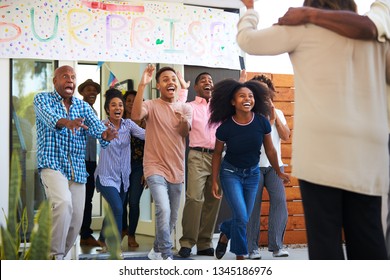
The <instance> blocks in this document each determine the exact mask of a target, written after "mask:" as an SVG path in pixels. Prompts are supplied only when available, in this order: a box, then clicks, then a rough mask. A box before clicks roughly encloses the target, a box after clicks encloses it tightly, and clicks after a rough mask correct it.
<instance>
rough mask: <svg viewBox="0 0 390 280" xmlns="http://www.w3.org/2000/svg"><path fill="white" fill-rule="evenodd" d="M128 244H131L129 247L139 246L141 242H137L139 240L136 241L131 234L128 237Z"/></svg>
mask: <svg viewBox="0 0 390 280" xmlns="http://www.w3.org/2000/svg"><path fill="white" fill-rule="evenodd" d="M127 245H129V247H139V244H138V243H137V241H135V236H134V235H129V236H128V237H127Z"/></svg>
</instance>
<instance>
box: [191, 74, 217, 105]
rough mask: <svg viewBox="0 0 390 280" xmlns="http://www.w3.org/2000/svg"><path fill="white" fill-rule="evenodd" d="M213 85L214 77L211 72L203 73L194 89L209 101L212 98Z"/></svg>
mask: <svg viewBox="0 0 390 280" xmlns="http://www.w3.org/2000/svg"><path fill="white" fill-rule="evenodd" d="M213 86H214V84H213V78H211V76H210V75H209V74H203V75H202V76H200V78H199V80H198V82H197V83H196V85H195V86H194V89H195V91H196V94H197V95H198V96H199V97H202V98H204V99H206V100H207V102H208V101H209V100H210V98H211V93H212V88H213Z"/></svg>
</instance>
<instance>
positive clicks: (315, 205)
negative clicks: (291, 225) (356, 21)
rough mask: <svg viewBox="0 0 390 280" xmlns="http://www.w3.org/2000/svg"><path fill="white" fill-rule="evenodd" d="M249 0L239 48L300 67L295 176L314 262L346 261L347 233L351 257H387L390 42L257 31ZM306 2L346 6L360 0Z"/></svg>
mask: <svg viewBox="0 0 390 280" xmlns="http://www.w3.org/2000/svg"><path fill="white" fill-rule="evenodd" d="M243 2H244V3H245V4H246V6H247V7H249V10H248V12H247V13H246V14H245V15H244V16H243V17H242V18H241V19H240V22H239V24H238V35H237V40H238V43H239V45H240V47H241V48H242V49H243V50H244V51H246V52H248V53H250V54H257V55H270V54H271V55H275V54H280V53H286V52H287V53H289V55H290V59H291V62H292V64H293V68H294V80H295V88H296V89H295V112H294V138H293V154H292V168H293V171H292V175H293V176H295V177H297V178H298V179H299V185H300V189H301V194H302V201H303V206H304V211H305V223H306V226H307V236H308V244H309V257H310V259H344V258H345V257H344V253H343V249H342V247H341V244H342V236H341V232H342V230H344V233H345V235H344V236H345V240H346V246H347V247H346V252H347V258H348V259H385V258H387V256H386V248H385V242H384V236H383V228H382V223H381V195H383V194H385V193H386V192H387V191H388V187H389V176H388V166H389V157H388V147H387V141H388V129H387V126H388V122H387V108H386V107H387V102H386V101H387V97H386V78H387V80H388V79H389V78H390V77H389V73H387V74H386V67H387V68H388V67H390V61H388V60H387V61H386V55H387V53H388V52H389V44H388V43H379V42H374V41H358V40H353V39H348V38H345V37H342V36H340V35H338V34H336V33H333V32H331V31H328V30H326V29H323V28H321V27H318V26H315V25H311V24H306V25H303V26H293V27H291V26H272V27H270V28H268V29H266V30H260V31H255V30H256V29H257V21H258V17H257V14H256V12H255V11H254V10H252V9H251V7H252V8H253V1H252V0H243ZM305 3H309V4H307V5H306V6H311V7H316V8H324V7H325V6H324V5H325V4H329V5H334V6H333V7H338V8H339V9H341V10H342V9H345V8H343V6H345V4H347V3H348V4H349V3H353V1H352V0H351V1H341V0H324V1H322V2H321V4H322V5H323V6H320V7H319V5H320V4H318V3H319V2H313V1H310V0H306V1H305ZM326 8H329V7H326ZM335 9H337V8H335ZM386 63H387V65H386ZM386 75H387V77H386ZM363 205H364V207H362V206H363ZM363 209H364V210H363Z"/></svg>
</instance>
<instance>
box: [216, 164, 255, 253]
mask: <svg viewBox="0 0 390 280" xmlns="http://www.w3.org/2000/svg"><path fill="white" fill-rule="evenodd" d="M219 177H220V180H221V187H222V190H223V195H224V197H225V198H226V201H227V203H228V204H229V206H230V209H231V211H232V216H233V217H232V218H231V219H230V220H226V221H224V222H223V223H222V224H221V227H220V230H221V232H223V233H224V234H225V235H226V237H227V238H228V239H231V242H230V251H231V252H232V253H234V254H236V255H237V256H244V255H247V254H248V246H247V239H246V226H247V224H248V221H249V217H250V216H251V213H252V210H253V205H254V203H255V198H256V193H257V189H258V186H259V179H260V169H259V166H258V165H255V166H253V167H250V168H237V167H234V166H233V165H231V164H230V163H228V162H227V161H226V160H224V161H223V162H222V164H221V169H220V172H219Z"/></svg>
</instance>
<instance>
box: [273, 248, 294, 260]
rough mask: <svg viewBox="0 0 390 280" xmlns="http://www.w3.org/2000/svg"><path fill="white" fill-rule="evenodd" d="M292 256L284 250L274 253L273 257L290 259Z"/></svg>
mask: <svg viewBox="0 0 390 280" xmlns="http://www.w3.org/2000/svg"><path fill="white" fill-rule="evenodd" d="M289 255H290V254H289V253H288V252H287V251H286V250H283V249H280V250H278V251H274V252H273V253H272V256H273V257H274V258H280V257H288V256H289Z"/></svg>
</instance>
